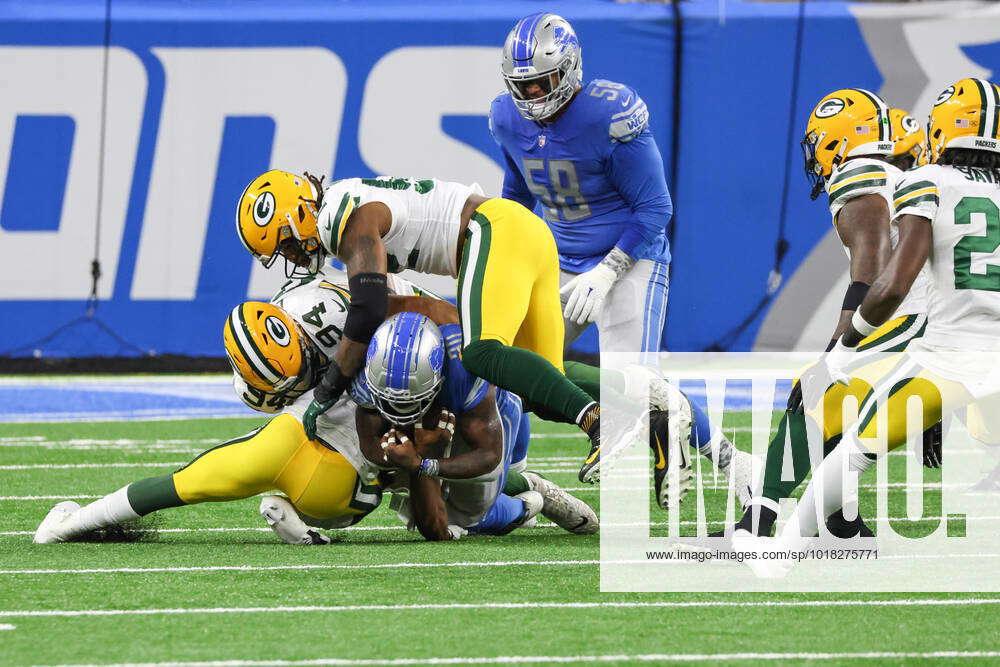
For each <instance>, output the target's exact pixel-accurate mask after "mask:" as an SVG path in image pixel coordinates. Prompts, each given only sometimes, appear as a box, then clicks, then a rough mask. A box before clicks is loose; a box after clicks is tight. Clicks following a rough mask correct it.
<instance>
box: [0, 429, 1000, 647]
mask: <svg viewBox="0 0 1000 667" xmlns="http://www.w3.org/2000/svg"><path fill="white" fill-rule="evenodd" d="M262 421H263V420H261V419H224V420H190V421H176V422H171V421H164V422H131V423H124V422H120V423H82V424H47V425H42V424H22V425H2V426H0V438H6V439H8V440H7V442H6V443H3V444H5V445H9V444H11V440H10V439H11V438H14V437H18V438H41V440H33V441H31V443H30V444H27V445H25V446H3V447H0V465H19V464H80V463H95V464H102V463H119V464H120V463H153V464H163V465H162V466H158V467H156V466H154V467H136V468H126V467H95V468H66V469H52V468H44V469H27V470H0V496H3V497H5V498H7V497H10V496H52V495H77V494H80V495H99V494H104V493H108V492H110V491H113V490H114V489H116V488H118V487H120V486H121V485H123V484H126V483H128V482H129V481H132V480H135V479H139V478H142V477H146V476H150V475H154V474H163V473H164V472H167V471H169V470H170V468H171V467H172V466H173V465H174V464H176V463H178V462H182V461H186V460H188V459H190V458H192V457H193V456H194V455H195V454H196V453H197V452H200V451H202V450H203V449H207V448H208V447H210V446H211V443H212V442H215V441H221V440H224V439H228V438H229V437H232V436H234V435H238V434H240V433H243V432H246V431H248V430H250V429H251V428H254V427H256V426H258V425H259V424H260V423H262ZM747 425H748V421H747V417H746V416H745V415H737V416H735V417H731V418H730V419H729V420H728V421H727V422H726V427H727V428H730V427H735V428H737V429H738V428H741V427H746V426H747ZM535 431H536V432H537V433H551V434H559V433H563V434H565V437H549V438H540V439H537V440H535V441H533V443H532V448H531V456H533V457H536V458H539V459H540V460H539V461H538V462H537V463H536V464H535V466H534V467H537V468H541V469H544V470H546V471H547V472H546V475H547V476H548V477H550V478H551V479H553V480H554V481H556V482H557V483H559V484H560V485H563V486H566V487H573V488H577V487H580V486H581V484H580V483H579V482H577V481H576V470H577V468H576V465H575V464H574V462H573V461H570V460H567V461H552V460H545V459H552V458H556V457H567V458H571V457H576V456H579V455H581V454H582V452H583V451H584V448H585V444H586V441H585V440H583V439H581V438H579V437H575V435H576V434H574V433H573V430H572V429H567V428H563V427H559V426H553V425H550V424H537V423H536V424H535ZM735 436H736V438H737V440H738V442H741V443H743V444H744V445H745V444H747V443H748V438H749V434H748V433H747V432H745V431H736V432H735ZM118 440H121V441H125V442H108V441H118ZM171 441H174V442H171ZM0 442H2V441H0ZM576 493H578V494H579V495H580V496H581V497H583V498H584V499H586V500H587V501H588V502H591V503H593V504H595V505H596V503H597V500H598V496H599V494H598V493H597V492H596V489H594V490H590V489H588V490H583V491H578V492H576ZM719 497H721V495H720V496H719ZM712 498H716V496H712ZM54 502H56V501H55V500H51V499H39V500H2V501H0V510H2V511H0V531H3V532H11V531H24V532H30V531H33V530H34V528H35V527H36V525H37V524H38V522H39V521H40V520H41V518H42V517H43V516H44V515H45V512H46V511H47V510H48V508H49V507H50V506H51V505H52V504H53V503H54ZM81 502H87V501H86V500H81ZM710 502H717V501H713V500H710ZM386 505H387V503H385V504H384V505H383V507H381V508H379V509H378V510H377V511H376V512H375V513H373V514H372V515H371V516H370V517H368V518H367V519H366V520H365V521H364V522H363V524H361V526H362V527H378V526H385V527H388V526H398V522H397V521H396V520H395V516H394V515H393V513H391V512H390V511H389V510H388V508H387V507H386ZM256 509H257V500H256V499H252V498H251V499H247V500H244V501H239V502H233V503H225V504H206V505H200V506H196V507H185V508H175V509H171V510H166V511H164V512H162V513H160V515H159V527H160V528H161V529H167V530H165V531H163V532H160V533H158V534H157V535H156V540H155V541H150V542H140V543H132V544H64V545H44V546H36V545H33V544H32V543H31V538H30V535H9V534H8V535H0V570H4V571H9V570H22V569H32V570H36V569H59V570H63V569H108V568H157V567H168V568H176V567H206V566H226V567H233V566H248V567H258V568H259V567H272V568H273V567H276V566H285V565H288V566H292V565H316V566H321V567H318V568H314V569H284V570H282V569H270V570H259V569H257V570H243V571H232V570H213V571H188V572H133V573H121V572H119V573H109V572H95V573H33V574H11V573H3V574H0V612H9V611H12V610H31V611H43V610H122V609H129V610H134V609H193V608H256V609H259V610H261V611H258V612H240V613H218V614H211V613H190V614H178V615H166V614H149V615H117V616H77V617H17V616H4V615H3V614H2V613H0V624H8V625H14V626H15V628H14V629H12V630H0V664H2V665H29V664H34V665H50V664H67V663H71V664H79V663H95V664H101V663H122V662H129V663H134V662H164V661H226V660H258V661H260V660H264V661H266V660H276V659H282V660H319V659H334V658H335V659H342V660H373V661H378V660H383V661H386V660H393V659H432V658H438V659H447V658H480V657H482V658H485V657H495V656H621V655H633V656H634V655H650V654H668V655H676V654H731V653H743V652H745V653H757V654H760V653H767V652H773V653H823V654H835V655H841V654H844V653H856V652H867V651H879V652H913V653H931V652H937V651H998V650H1000V636H998V634H997V632H996V631H995V627H996V626H997V623H998V621H1000V614H998V606H997V605H993V604H986V605H969V606H954V607H943V606H914V605H904V606H894V607H870V606H857V607H831V606H820V607H771V608H767V607H721V608H720V607H687V608H677V607H674V608H669V607H668V608H662V607H661V608H650V607H646V608H638V607H631V608H629V607H622V608H608V607H605V608H517V609H510V608H475V609H455V608H452V609H399V608H397V609H392V610H388V609H374V610H373V609H341V610H323V611H294V610H287V609H285V610H280V609H275V608H278V607H282V608H287V607H301V606H324V607H329V606H348V607H357V606H359V605H392V606H399V605H420V604H436V603H446V604H449V603H450V604H455V603H468V604H482V603H524V602H530V603H539V602H553V603H566V602H609V601H640V602H644V603H651V602H672V603H673V602H693V601H724V602H752V601H775V600H777V601H800V600H830V599H848V600H867V599H879V600H891V599H905V598H913V597H919V598H921V599H932V598H948V599H956V600H959V599H969V598H975V597H976V596H974V595H973V596H970V595H957V594H956V595H950V594H941V595H926V594H922V595H919V596H916V595H913V596H905V595H868V596H866V595H846V594H845V595H833V594H829V595H809V596H806V595H781V596H775V595H770V596H769V595H760V594H753V595H751V594H697V595H678V594H673V595H670V594H655V595H654V594H644V595H627V594H602V593H601V592H600V590H599V583H598V567H597V565H594V564H586V563H583V564H573V563H569V564H567V563H565V561H593V560H596V559H597V558H598V543H599V540H598V537H597V536H586V537H581V536H574V535H569V534H567V533H564V532H562V531H561V530H559V529H558V528H555V527H552V526H543V527H538V528H533V529H525V530H521V531H518V532H515V533H513V534H511V535H509V536H506V537H502V538H490V537H478V538H472V539H463V540H461V541H459V542H456V543H445V544H428V543H424V542H422V541H421V540H420V539H419V536H417V535H415V534H413V533H408V532H406V531H405V530H401V529H392V530H356V531H339V532H337V533H335V535H336V536H337V542H336V543H335V544H333V545H331V546H328V547H292V546H286V545H283V544H280V543H279V542H278V541H277V538H275V537H274V535H273V534H272V533H271V532H270V531H269V530H261V529H262V528H265V525H264V523H263V521H262V520H261V519H260V517H259V515H258V514H257V511H256ZM713 512H716V514H715V515H714V516H716V518H717V517H718V516H719V514H717V512H718V507H715V508H713ZM655 516H657V515H656V514H655V513H654V517H655ZM660 516H662V514H661V515H660ZM209 528H237V529H245V530H235V531H208V530H194V529H209ZM169 529H192V530H190V531H189V532H169ZM653 530H654V531H655V530H656V529H655V528H654V529H653ZM511 561H517V562H521V563H524V562H528V563H529V564H507V565H496V563H509V562H511ZM428 563H445V564H447V563H451V564H461V563H465V564H466V565H452V566H446V567H433V568H432V567H423V568H421V567H406V566H403V565H401V564H428ZM468 563H493V564H494V565H478V566H469V565H467V564H468ZM376 564H388V565H389V566H388V567H383V568H372V567H368V566H371V565H376ZM351 565H355V566H359V567H358V568H356V569H350V568H337V567H331V566H351ZM938 567H941V565H938V564H935V563H929V564H928V571H927V575H928V576H941V573H940V572H938V571H936V569H937V568H938ZM748 576H749V574H748ZM979 597H983V598H986V597H991V596H989V595H988V594H984V595H982V596H979ZM991 659H992V658H991ZM984 660H985V658H984ZM620 661H621V660H608V661H607V662H608V663H609V664H610V663H614V662H620ZM966 661H967V660H966ZM888 662H895V663H902V662H906V661H905V660H904V659H902V658H895V659H892V660H888Z"/></svg>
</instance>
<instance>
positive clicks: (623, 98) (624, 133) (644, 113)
mask: <svg viewBox="0 0 1000 667" xmlns="http://www.w3.org/2000/svg"><path fill="white" fill-rule="evenodd" d="M584 93H585V94H586V95H588V96H590V97H594V98H598V100H599V101H598V103H597V106H598V107H599V108H600V109H601V115H602V116H604V114H607V116H606V119H607V122H608V136H609V137H610V138H611V140H612V141H621V142H624V141H631V140H632V139H634V138H635V137H637V136H639V134H641V133H642V131H643V130H645V129H646V127H647V126H648V125H649V109H648V108H647V107H646V103H645V102H644V101H643V99H642V98H641V97H639V94H638V93H637V92H635V90H633V89H632V88H631V87H629V86H626V85H625V84H623V83H616V82H614V81H608V80H606V79H595V80H593V81H591V82H590V83H589V84H587V87H586V90H585V91H584Z"/></svg>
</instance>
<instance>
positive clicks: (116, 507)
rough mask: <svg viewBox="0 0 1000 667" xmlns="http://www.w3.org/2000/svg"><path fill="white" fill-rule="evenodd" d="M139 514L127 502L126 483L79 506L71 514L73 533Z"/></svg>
mask: <svg viewBox="0 0 1000 667" xmlns="http://www.w3.org/2000/svg"><path fill="white" fill-rule="evenodd" d="M137 518H139V515H138V514H137V513H136V511H135V510H134V509H132V505H130V504H129V502H128V485H126V486H123V487H122V488H120V489H118V490H117V491H115V492H114V493H111V494H108V495H106V496H104V497H103V498H101V499H100V500H95V501H94V502H92V503H90V504H89V505H87V506H86V507H81V508H80V509H79V511H77V512H76V514H75V515H74V516H73V531H72V532H73V534H74V535H80V534H82V533H86V532H88V531H91V530H95V529H97V528H105V527H106V526H113V525H116V524H119V523H122V522H123V521H128V520H129V519H137Z"/></svg>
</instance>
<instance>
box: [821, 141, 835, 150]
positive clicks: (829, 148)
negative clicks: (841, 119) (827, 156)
mask: <svg viewBox="0 0 1000 667" xmlns="http://www.w3.org/2000/svg"><path fill="white" fill-rule="evenodd" d="M837 143H838V142H837V140H836V139H834V140H833V141H831V142H830V143H828V144H827V145H826V146H824V147H823V148H824V150H828V151H832V150H833V149H834V148H836V147H837Z"/></svg>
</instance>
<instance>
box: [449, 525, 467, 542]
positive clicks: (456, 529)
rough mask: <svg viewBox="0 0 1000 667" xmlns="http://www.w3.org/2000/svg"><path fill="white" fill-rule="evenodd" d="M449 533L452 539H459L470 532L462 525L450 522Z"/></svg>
mask: <svg viewBox="0 0 1000 667" xmlns="http://www.w3.org/2000/svg"><path fill="white" fill-rule="evenodd" d="M448 534H449V535H451V539H453V540H459V539H462V538H463V537H465V536H466V535H468V534H469V531H467V530H466V529H465V528H462V527H461V526H456V525H455V524H448Z"/></svg>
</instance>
